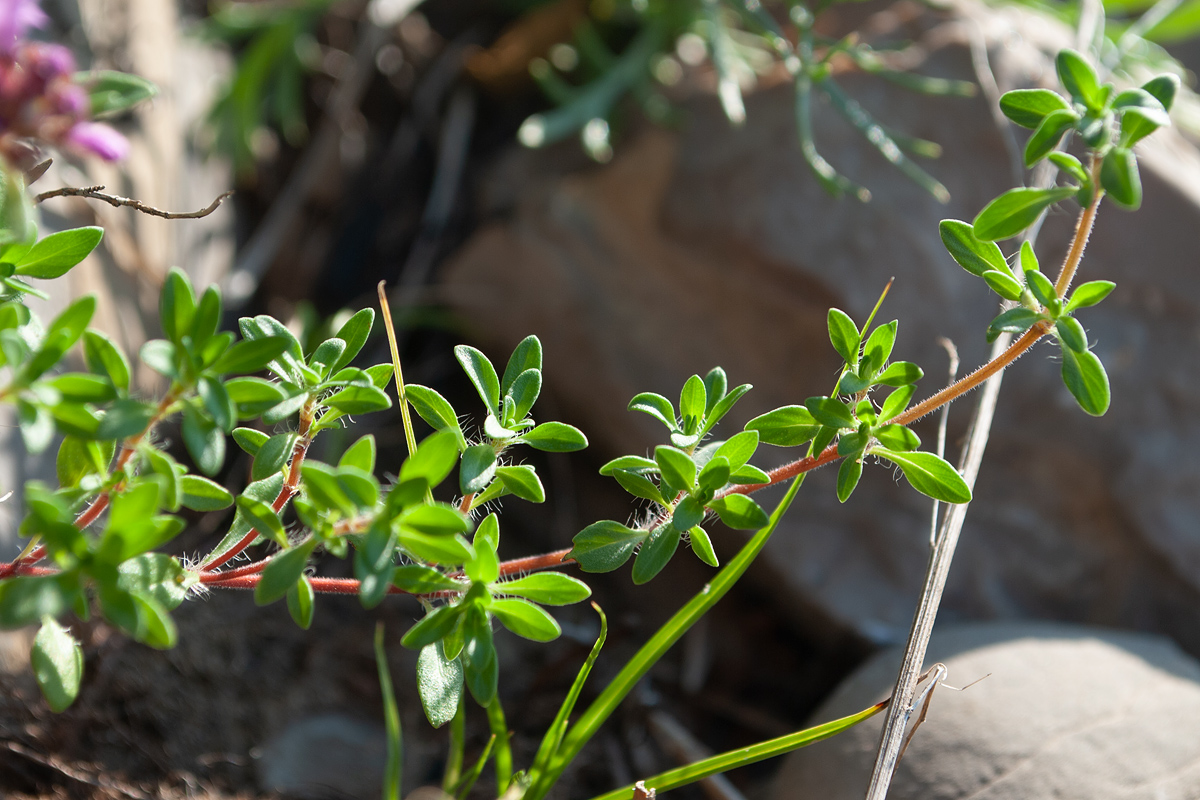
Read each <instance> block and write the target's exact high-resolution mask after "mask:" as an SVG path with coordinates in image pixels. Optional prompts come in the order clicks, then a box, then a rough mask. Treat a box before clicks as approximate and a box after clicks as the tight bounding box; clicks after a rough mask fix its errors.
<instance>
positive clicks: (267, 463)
mask: <svg viewBox="0 0 1200 800" xmlns="http://www.w3.org/2000/svg"><path fill="white" fill-rule="evenodd" d="M295 443H296V434H294V433H277V434H275V435H274V436H272V437H271V438H270V439H267V441H265V442H263V444H262V446H261V447H259V449H258V452H257V453H255V455H254V465H253V467H252V468H251V470H250V480H254V481H261V480H262V479H263V478H268V477H270V476H271V475H274V474H275V473H276V472H279V471H280V470H281V469H283V466H284V465H285V464H287V462H288V457H289V456H291V454H292V446H293V445H294V444H295Z"/></svg>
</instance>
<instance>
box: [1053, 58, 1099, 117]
mask: <svg viewBox="0 0 1200 800" xmlns="http://www.w3.org/2000/svg"><path fill="white" fill-rule="evenodd" d="M1054 65H1055V67H1056V68H1057V70H1058V80H1059V81H1060V82H1061V83H1062V85H1063V88H1064V89H1066V90H1067V92H1068V93H1069V94H1070V95H1071V96H1072V97H1074V98H1076V99H1077V100H1079V101H1080V102H1082V103H1083V104H1084V105H1085V106H1087V107H1088V109H1089V110H1091V111H1099V110H1100V109H1101V108H1102V107H1103V106H1104V97H1103V95H1102V92H1101V90H1100V79H1099V78H1098V77H1097V75H1096V70H1094V69H1093V68H1092V65H1091V64H1089V63H1088V61H1087V59H1086V58H1084V57H1083V56H1082V55H1080V54H1079V53H1077V52H1076V51H1074V50H1071V49H1069V48H1066V49H1063V50H1060V51H1059V52H1058V57H1057V58H1055V60H1054Z"/></svg>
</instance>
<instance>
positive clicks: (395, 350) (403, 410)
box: [377, 281, 417, 456]
mask: <svg viewBox="0 0 1200 800" xmlns="http://www.w3.org/2000/svg"><path fill="white" fill-rule="evenodd" d="M386 286H387V282H386V281H380V282H379V286H378V287H377V288H378V290H379V310H380V311H382V312H383V327H384V328H386V329H387V337H388V347H389V348H391V351H392V369H394V370H395V373H396V375H395V378H396V399H397V400H399V401H400V419H401V420H403V422H404V443H405V444H406V445H407V446H408V454H409V455H410V456H411V455H412V454H413V453H415V452H416V450H417V439H416V436H414V435H413V425H412V416H411V415H410V414H409V412H408V394H407V393H406V392H405V391H404V370H402V369H400V349H399V347H397V346H396V328H395V326H394V325H393V324H392V309H391V306H389V305H388V299H387V290H386V288H385V287H386Z"/></svg>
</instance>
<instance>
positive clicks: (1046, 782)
mask: <svg viewBox="0 0 1200 800" xmlns="http://www.w3.org/2000/svg"><path fill="white" fill-rule="evenodd" d="M900 658H901V652H900V649H899V648H892V649H890V650H886V651H884V652H882V653H879V654H878V655H876V656H875V657H874V658H872V659H871V660H870V661H868V662H867V663H866V664H864V665H863V666H862V667H861V668H859V670H858V671H856V672H855V673H854V674H853V675H851V676H850V677H849V678H847V679H846V681H845V682H844V683H843V684H842V685H841V686H839V687H838V689H837V691H836V692H834V694H833V696H832V697H830V698H829V700H828V701H826V703H825V704H824V705H823V706H822V707H821V708H820V709H818V710H817V712H816V714H815V715H814V722H818V721H819V722H824V721H826V720H829V719H837V718H839V717H843V716H847V715H849V714H853V713H855V712H857V711H860V710H862V709H864V708H866V707H868V706H870V705H871V704H873V703H876V702H878V701H880V700H882V699H884V698H886V697H887V696H888V695H889V694H890V693H891V691H892V684H893V683H894V682H895V680H896V672H897V670H898V668H899V666H900ZM938 661H942V662H944V663H945V664H946V666H947V667H948V678H947V682H948V684H949V685H954V684H959V685H961V684H963V683H968V682H971V681H976V680H978V681H979V682H978V683H975V684H974V685H972V686H970V687H969V688H967V689H966V690H965V691H962V692H954V691H951V690H949V688H946V687H939V688H938V689H935V690H934V695H933V697H932V699H931V702H930V704H929V713H928V716H927V717H926V720H925V722H924V723H922V724H921V726H920V728H918V729H917V731H916V733H915V734H914V736H913V738H912V741H911V744H910V746H909V748H908V750H907V751H905V753H904V757H903V758H902V759H901V761H900V765H899V767H898V769H897V770H896V774H895V779H894V781H893V782H892V788H891V791H890V792H889V794H888V796H889V797H891V798H893V800H906V799H907V798H924V799H925V800H957V798H967V797H970V798H974V800H1024V798H1032V797H1055V798H1060V799H1061V800H1106V798H1118V797H1119V798H1146V800H1151V798H1184V797H1195V796H1196V795H1197V793H1198V792H1200V738H1197V737H1196V735H1195V727H1196V723H1195V720H1196V715H1197V714H1200V664H1198V663H1196V661H1195V659H1193V658H1190V657H1189V656H1187V655H1184V654H1183V653H1182V652H1181V651H1180V650H1179V648H1178V647H1176V646H1175V645H1174V644H1173V643H1172V642H1170V641H1169V640H1166V639H1164V638H1162V637H1159V636H1147V635H1144V634H1130V633H1118V632H1115V631H1110V630H1103V629H1099V628H1086V627H1078V626H1070V625H1054V624H1046V623H1040V624H1039V623H1033V624H1030V623H991V624H982V625H980V624H973V625H961V626H951V627H950V628H948V629H946V630H942V631H939V632H938V633H936V634H935V635H934V637H933V640H932V641H931V642H930V649H929V656H928V658H927V659H926V663H927V664H932V663H936V662H938ZM985 676H986V677H985ZM980 679H982V680H980ZM917 714H919V712H917ZM917 714H914V715H913V716H914V718H915V717H916V716H917ZM884 716H885V715H883V714H880V715H878V716H876V717H873V718H872V719H870V720H868V721H867V722H864V723H860V724H859V725H857V726H855V727H854V728H851V729H850V730H848V731H846V732H844V733H841V734H839V735H837V736H835V737H834V738H832V739H830V740H828V741H824V742H819V743H817V744H815V745H812V746H810V747H808V748H805V749H803V750H798V751H796V752H795V753H793V754H792V755H790V756H788V758H787V760H786V761H785V762H784V766H783V768H782V769H781V770H780V772H779V774H778V775H777V776H776V779H775V785H774V789H773V791H772V793H771V797H772V800H802V798H812V797H820V798H823V800H858V798H861V797H863V795H864V794H865V793H866V789H867V784H868V783H869V782H870V779H871V770H872V767H873V766H874V763H875V752H876V749H877V748H878V746H879V737H880V732H881V731H882V726H883V717H884Z"/></svg>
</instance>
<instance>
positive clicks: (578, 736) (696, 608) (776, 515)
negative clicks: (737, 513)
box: [525, 474, 804, 800]
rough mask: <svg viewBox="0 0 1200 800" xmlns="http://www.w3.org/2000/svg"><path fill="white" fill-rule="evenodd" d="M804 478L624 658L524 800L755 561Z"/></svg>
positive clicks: (541, 788) (544, 785)
mask: <svg viewBox="0 0 1200 800" xmlns="http://www.w3.org/2000/svg"><path fill="white" fill-rule="evenodd" d="M803 482H804V474H800V475H797V476H796V478H795V480H793V481H792V484H791V486H789V487H788V490H787V494H785V495H784V496H783V499H782V500H780V501H779V505H778V506H776V508H775V511H774V512H773V513H772V514H771V518H770V519H769V520H768V522H767V525H766V527H764V528H762V529H761V530H759V531H758V532H757V533H755V534H754V536H753V537H752V538H751V539H750V541H749V542H747V543H746V544H745V545H744V546H743V547H742V549H741V551H739V552H738V554H737V555H736V556H734V558H733V560H731V561H730V562H729V564H728V565H726V566H725V568H724V569H722V570H721V571H720V572H718V573H717V575H716V577H715V578H713V580H712V581H711V582H710V583H709V584H708V585H707V586H706V587H705V588H704V589H703V590H701V591H700V592H699V593H698V594H697V595H696V596H695V597H693V598H692V599H691V600H689V601H688V602H687V604H685V605H684V606H683V608H681V609H679V611H677V612H676V613H675V615H674V616H673V617H671V619H669V620H668V621H667V622H666V623H665V624H664V625H663V626H662V627H661V628H659V630H658V632H657V633H655V634H654V636H653V637H651V639H650V641H648V642H646V644H645V645H643V646H642V648H641V649H640V650H638V652H637V653H636V654H635V655H634V656H633V658H631V659H630V660H629V663H627V664H626V665H625V666H624V667H623V668H622V669H621V671H620V672H619V673H617V675H616V676H615V677H614V678H613V679H612V682H611V683H609V684H608V686H607V687H605V689H604V691H603V692H601V693H600V696H599V697H597V698H596V699H595V700H594V701H592V704H591V705H590V706H588V708H587V710H586V711H584V712H583V714H582V716H580V718H579V720H578V721H577V722H576V723H575V725H574V726H572V727H571V729H570V730H569V731H568V732H567V735H566V737H564V739H563V742H562V745H561V746H560V747H559V751H558V752H557V753H556V754H555V755H554V757H553V758H552V759H551V760H550V764H549V766H548V767H547V768H546V771H545V772H544V773H543V774H542V775H541V776H539V779H538V781H537V783H536V784H534V785H532V786H530V788H529V790H528V791H527V792H526V794H525V800H541V798H542V797H544V796H545V794H546V792H548V791H549V790H550V788H551V787H552V786H553V785H554V783H555V781H557V780H558V778H559V776H560V775H562V772H563V770H564V769H566V766H567V765H568V764H570V763H571V760H572V759H574V758H575V756H576V755H578V754H579V751H580V750H582V749H583V746H584V745H585V744H587V742H588V740H590V739H591V738H592V736H594V735H595V733H596V731H597V730H599V728H600V726H601V725H602V724H603V723H604V721H605V720H607V719H608V717H609V716H610V715H611V714H612V712H613V711H614V710H616V708H617V706H618V705H619V704H620V702H621V701H622V700H623V699H624V698H625V696H626V695H627V694H629V692H630V691H632V690H633V687H634V686H635V685H636V684H637V682H638V681H639V680H641V679H642V677H643V676H644V675H645V674H646V673H647V672H649V671H650V668H651V667H653V666H654V664H655V663H657V662H658V660H659V659H660V658H662V656H663V654H664V653H666V652H667V650H669V649H670V648H671V646H672V645H674V644H675V642H677V641H679V639H680V638H681V637H682V636H683V634H684V633H686V632H687V630H688V629H689V628H690V627H691V626H692V625H693V624H694V623H695V622H696V621H697V620H698V619H700V617H702V616H704V614H705V613H706V612H707V611H708V610H709V609H710V608H712V607H713V606H714V605H716V603H717V602H718V601H719V600H720V599H721V598H722V597H724V596H725V594H726V593H727V592H728V591H729V590H730V589H731V588H733V585H734V584H735V583H737V581H738V579H739V578H741V577H742V575H743V574H744V573H745V571H746V570H747V569H748V568H749V566H750V564H751V563H753V561H754V559H755V558H756V557H757V556H758V554H759V553H760V552H762V549H763V547H765V546H766V544H767V542H768V541H769V540H770V538H771V535H772V534H773V533H774V532H775V529H776V528H778V527H779V521H780V520H781V519H782V518H783V515H784V513H785V512H786V511H787V510H788V508H789V507H790V506H791V504H792V500H794V499H795V497H796V492H797V491H799V489H800V486H801V484H803Z"/></svg>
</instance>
